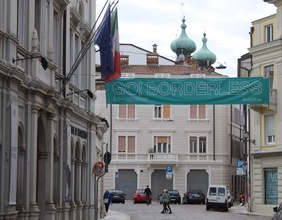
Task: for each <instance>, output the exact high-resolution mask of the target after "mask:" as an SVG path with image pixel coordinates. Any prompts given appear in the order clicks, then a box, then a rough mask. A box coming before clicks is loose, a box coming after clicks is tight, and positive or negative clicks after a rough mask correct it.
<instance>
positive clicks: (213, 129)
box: [213, 105, 216, 160]
mask: <svg viewBox="0 0 282 220" xmlns="http://www.w3.org/2000/svg"><path fill="white" fill-rule="evenodd" d="M213 160H216V159H215V105H213Z"/></svg>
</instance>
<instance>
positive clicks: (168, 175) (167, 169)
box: [166, 166, 172, 179]
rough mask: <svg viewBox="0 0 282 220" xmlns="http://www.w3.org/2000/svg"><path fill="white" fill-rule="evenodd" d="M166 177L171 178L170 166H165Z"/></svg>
mask: <svg viewBox="0 0 282 220" xmlns="http://www.w3.org/2000/svg"><path fill="white" fill-rule="evenodd" d="M166 178H167V179H172V166H167V167H166Z"/></svg>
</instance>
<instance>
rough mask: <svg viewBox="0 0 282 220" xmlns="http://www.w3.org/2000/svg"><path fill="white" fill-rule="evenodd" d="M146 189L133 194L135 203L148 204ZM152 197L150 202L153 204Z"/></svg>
mask: <svg viewBox="0 0 282 220" xmlns="http://www.w3.org/2000/svg"><path fill="white" fill-rule="evenodd" d="M144 191H145V189H137V190H136V192H135V193H134V194H133V203H134V204H135V203H141V202H146V195H145V194H144ZM151 201H152V196H150V197H149V202H150V204H151Z"/></svg>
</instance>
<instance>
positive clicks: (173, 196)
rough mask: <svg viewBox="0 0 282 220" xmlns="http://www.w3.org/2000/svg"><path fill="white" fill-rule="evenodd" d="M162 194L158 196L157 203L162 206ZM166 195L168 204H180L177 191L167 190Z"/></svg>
mask: <svg viewBox="0 0 282 220" xmlns="http://www.w3.org/2000/svg"><path fill="white" fill-rule="evenodd" d="M163 194H164V193H162V194H160V195H158V198H157V201H158V202H159V203H160V204H162V203H163V201H162V196H163ZM168 194H169V197H170V199H169V203H174V204H181V196H180V194H179V192H178V190H174V189H173V190H168Z"/></svg>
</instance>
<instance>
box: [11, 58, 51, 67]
mask: <svg viewBox="0 0 282 220" xmlns="http://www.w3.org/2000/svg"><path fill="white" fill-rule="evenodd" d="M34 58H41V59H40V62H41V66H42V67H43V69H44V70H46V69H47V68H48V61H47V60H46V59H45V58H44V57H43V56H37V57H25V58H18V59H14V58H13V63H14V62H16V61H19V60H21V61H22V60H30V59H34Z"/></svg>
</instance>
